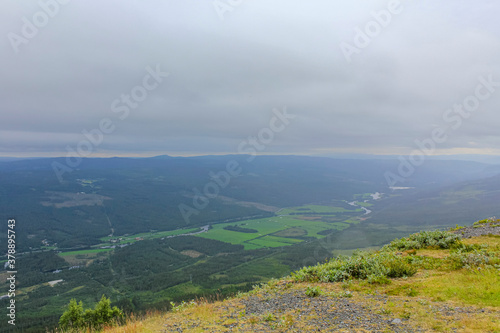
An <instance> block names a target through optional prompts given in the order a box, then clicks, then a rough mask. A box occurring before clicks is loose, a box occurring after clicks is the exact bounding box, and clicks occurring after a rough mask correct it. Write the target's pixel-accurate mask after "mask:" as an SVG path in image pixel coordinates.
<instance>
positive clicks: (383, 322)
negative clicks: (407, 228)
mask: <svg viewBox="0 0 500 333" xmlns="http://www.w3.org/2000/svg"><path fill="white" fill-rule="evenodd" d="M471 236H472V237H471ZM105 331H106V332H313V331H315V332H317V331H326V332H500V220H496V219H487V220H483V221H478V222H477V223H475V224H474V225H473V226H472V227H467V228H466V227H457V228H456V229H455V230H452V231H446V232H445V231H429V232H420V233H417V234H413V235H410V236H409V237H406V238H401V239H396V240H394V241H392V242H391V243H390V244H388V245H386V246H384V247H383V248H382V249H380V250H379V251H372V252H357V253H355V254H354V255H353V256H351V257H337V258H334V259H330V260H328V261H326V262H325V263H324V264H319V265H316V266H311V267H304V268H302V269H300V270H299V271H296V272H295V273H292V274H291V276H288V277H285V278H283V279H280V280H275V279H273V280H271V281H269V282H268V283H267V284H264V285H260V286H255V287H254V289H253V290H252V291H250V292H248V293H240V294H238V295H236V296H235V297H234V298H231V299H228V300H224V301H217V300H215V301H214V300H210V301H209V300H206V299H197V300H193V301H191V302H188V303H185V302H183V303H180V304H177V305H176V306H175V307H173V309H172V311H170V312H168V313H152V314H149V315H148V316H146V317H144V318H134V317H133V316H132V317H130V318H128V321H127V324H126V325H124V326H120V327H109V328H106V329H105Z"/></svg>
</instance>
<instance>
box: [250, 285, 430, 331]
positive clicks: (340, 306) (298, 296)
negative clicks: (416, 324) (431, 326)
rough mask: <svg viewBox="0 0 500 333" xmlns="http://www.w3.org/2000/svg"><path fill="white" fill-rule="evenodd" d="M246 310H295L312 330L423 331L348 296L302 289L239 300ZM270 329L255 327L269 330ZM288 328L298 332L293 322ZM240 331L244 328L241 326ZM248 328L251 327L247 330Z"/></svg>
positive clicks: (298, 318)
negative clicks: (314, 293)
mask: <svg viewBox="0 0 500 333" xmlns="http://www.w3.org/2000/svg"><path fill="white" fill-rule="evenodd" d="M242 303H243V304H245V306H246V313H247V315H248V314H254V315H257V316H259V317H262V316H264V315H266V314H268V313H273V314H274V315H275V316H276V317H277V318H279V317H280V314H283V313H287V312H288V313H295V315H294V317H295V318H294V320H296V321H303V320H304V319H305V322H306V325H307V326H309V327H311V329H312V327H314V329H312V330H309V331H315V332H363V331H365V332H408V333H411V332H422V331H421V330H419V329H416V328H413V327H410V326H409V325H408V323H407V322H406V321H405V320H399V319H397V320H394V318H391V317H390V316H383V315H380V314H377V313H374V312H373V311H372V310H371V309H369V308H367V307H365V306H363V305H361V304H360V302H359V300H357V301H355V300H354V299H351V298H333V297H326V296H319V297H313V298H311V297H307V296H305V295H304V292H303V291H302V292H298V291H291V292H287V293H283V294H281V295H269V298H266V296H265V295H264V297H257V296H253V297H249V298H248V299H244V300H242ZM269 331H271V330H264V331H256V332H269ZM287 331H288V332H300V331H301V329H297V328H294V326H293V325H292V326H291V327H290V328H289V329H288V330H287ZM243 332H246V331H244V330H243ZM248 332H251V330H248Z"/></svg>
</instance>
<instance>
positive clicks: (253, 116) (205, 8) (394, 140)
mask: <svg viewBox="0 0 500 333" xmlns="http://www.w3.org/2000/svg"><path fill="white" fill-rule="evenodd" d="M55 1H56V0H52V2H55ZM50 2H51V1H49V0H43V1H42V0H41V1H40V2H38V3H37V2H35V1H33V2H29V3H28V2H19V1H14V0H5V2H4V3H3V5H2V7H3V9H2V12H1V13H0V22H2V23H1V24H0V36H2V39H1V40H0V46H1V49H0V56H1V59H2V65H1V67H0V101H1V103H0V155H23V154H24V155H47V154H49V155H64V154H65V152H66V146H71V147H76V145H77V144H78V143H79V142H80V141H81V140H83V139H85V137H84V136H83V135H82V131H84V130H92V129H94V128H98V127H99V122H100V121H101V120H102V119H103V118H110V119H111V120H112V121H113V122H114V125H115V126H116V129H115V130H114V131H113V132H112V133H109V134H107V135H105V137H104V141H103V143H102V144H100V145H98V146H97V147H95V151H94V153H95V154H96V155H99V154H101V155H102V154H109V155H115V154H116V155H126V154H141V153H142V154H151V153H167V154H203V153H235V152H236V151H237V147H238V144H239V143H240V142H242V141H243V140H245V139H246V138H247V137H248V136H252V135H256V134H257V133H258V132H259V130H261V129H262V128H264V127H266V126H268V125H269V120H270V119H271V117H272V115H273V113H272V110H273V108H282V107H283V106H286V107H287V109H288V111H289V112H290V113H292V114H294V115H296V116H297V117H296V118H295V119H294V120H293V122H292V123H291V124H290V126H289V127H288V128H287V129H286V130H285V131H283V132H281V133H277V134H276V136H275V140H274V141H273V142H272V143H271V144H269V145H268V147H267V149H266V151H267V152H276V153H310V154H314V153H318V152H321V153H328V152H335V151H339V152H349V151H352V152H366V153H381V154H382V153H383V154H387V153H409V152H411V151H412V150H413V149H415V148H416V147H415V143H414V141H415V140H416V139H419V140H423V139H425V138H427V137H429V136H430V133H431V132H432V130H433V129H434V128H436V127H444V128H449V126H450V123H447V122H446V121H445V120H444V119H443V114H445V111H446V110H447V109H448V108H451V107H453V105H454V104H456V103H461V102H463V100H464V99H465V98H466V97H467V96H469V95H471V94H474V91H475V88H476V86H477V84H478V78H479V77H480V76H483V77H488V76H489V75H493V77H494V78H495V80H496V81H500V64H499V60H498V59H500V38H499V32H500V29H499V28H500V23H498V20H497V17H496V16H495V13H498V10H499V9H500V3H498V2H495V1H481V2H471V1H451V0H446V1H440V2H436V1H431V0H425V1H406V2H402V5H401V8H402V12H401V13H400V14H397V15H393V17H392V19H391V22H390V23H389V24H388V26H387V27H384V28H383V29H382V30H381V33H380V34H379V35H378V36H376V37H374V38H373V39H372V40H371V42H370V44H369V45H368V46H367V47H365V48H362V49H360V51H359V53H358V54H353V56H352V62H351V63H348V62H347V61H346V59H345V57H344V55H343V53H342V51H341V48H340V46H339V45H340V44H341V43H342V42H345V43H349V44H353V43H354V37H355V29H356V27H359V28H360V29H364V28H365V25H366V24H367V23H368V22H370V21H373V17H372V12H374V11H375V12H380V11H381V10H385V9H387V8H388V4H389V3H390V1H372V2H370V4H363V5H360V4H358V3H354V2H352V3H351V2H347V1H342V2H341V1H326V0H312V1H300V0H273V1H266V0H252V1H250V0H248V1H245V0H243V1H242V2H241V5H238V6H236V7H234V9H233V10H232V11H230V12H226V13H225V15H224V20H221V19H220V18H219V16H218V14H217V12H216V10H215V9H214V8H213V5H212V2H211V1H206V2H200V1H194V0H186V1H173V0H170V1H153V0H150V1H135V0H134V1H133V0H126V1H121V0H120V1H119V0H113V1H106V2H102V1H97V0H86V1H75V0H73V1H69V2H68V4H65V5H60V8H59V12H58V13H57V14H56V15H54V17H53V18H50V19H49V20H48V22H47V24H46V25H45V26H43V27H41V28H39V31H38V33H37V34H36V36H35V37H33V38H28V39H27V40H28V42H27V44H20V45H19V46H18V48H19V52H18V53H16V52H14V49H13V48H12V45H11V42H10V40H9V36H12V33H15V34H17V35H19V36H22V29H23V24H24V22H23V17H25V18H27V19H28V20H30V21H33V16H34V15H36V14H37V13H39V12H40V11H41V10H42V9H41V7H40V3H50ZM9 34H10V35H9ZM353 45H354V44H353ZM157 65H159V66H160V67H161V69H162V70H163V71H165V72H169V76H168V77H167V78H165V79H164V81H163V82H162V83H161V84H160V85H159V87H158V88H156V89H154V90H152V91H149V92H148V97H147V98H146V99H145V100H144V101H142V102H140V103H139V106H138V107H137V108H135V109H131V110H130V114H129V116H128V117H127V118H126V119H123V120H120V119H119V113H114V112H113V111H112V103H113V101H115V100H116V99H120V98H121V96H122V94H130V92H131V89H133V88H134V87H136V86H137V85H141V84H142V82H143V78H144V76H145V75H146V74H147V73H148V72H147V70H146V68H147V67H148V66H150V67H151V68H155V67H156V66H157ZM499 106H500V87H499V88H498V91H497V92H496V93H495V94H493V95H492V97H491V98H489V99H488V100H485V101H482V102H481V105H480V108H479V109H478V110H477V111H475V112H474V113H473V114H472V116H471V117H470V118H467V119H463V122H462V124H461V126H460V127H459V128H458V129H456V130H453V131H450V132H449V137H448V140H446V142H444V143H442V144H440V145H439V146H438V148H440V149H441V150H439V151H437V152H447V151H453V152H461V151H464V152H465V151H467V152H468V153H470V152H471V151H472V152H477V153H481V152H488V153H498V152H499V151H496V150H495V149H497V147H499V143H500V137H499V134H498V133H499V132H498V127H499V123H500V114H499V113H498V112H497V110H498V107H499ZM471 149H472V150H471Z"/></svg>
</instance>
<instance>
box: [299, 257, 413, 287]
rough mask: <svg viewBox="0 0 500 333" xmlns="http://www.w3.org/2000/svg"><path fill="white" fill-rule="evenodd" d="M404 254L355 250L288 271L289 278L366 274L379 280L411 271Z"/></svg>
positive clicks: (324, 279) (334, 279)
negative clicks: (289, 272)
mask: <svg viewBox="0 0 500 333" xmlns="http://www.w3.org/2000/svg"><path fill="white" fill-rule="evenodd" d="M406 258H407V257H402V256H398V255H396V254H395V253H389V252H375V253H374V252H357V253H355V254H353V256H352V257H339V258H336V259H332V260H330V261H329V262H327V263H325V264H322V265H317V266H309V267H304V268H302V269H301V270H299V271H297V272H295V273H292V278H293V280H294V281H300V282H305V281H309V282H341V281H346V280H350V279H359V280H366V279H368V277H369V276H370V277H371V278H370V281H374V282H375V281H377V282H376V283H379V282H380V281H382V280H381V277H387V278H388V277H391V278H398V277H404V276H412V275H414V274H415V273H416V272H417V269H416V268H415V267H413V266H412V265H410V264H409V263H408V262H407V260H406Z"/></svg>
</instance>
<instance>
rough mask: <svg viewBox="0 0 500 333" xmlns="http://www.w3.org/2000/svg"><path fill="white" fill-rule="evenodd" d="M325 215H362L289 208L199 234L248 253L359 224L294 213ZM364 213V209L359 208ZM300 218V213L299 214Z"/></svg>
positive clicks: (323, 208)
mask: <svg viewBox="0 0 500 333" xmlns="http://www.w3.org/2000/svg"><path fill="white" fill-rule="evenodd" d="M306 211H307V212H309V213H315V214H318V215H320V217H321V214H325V213H326V214H332V213H345V212H358V209H356V210H351V211H349V210H348V209H345V208H342V207H329V206H315V205H308V206H302V207H296V208H287V209H283V210H282V211H280V212H279V213H278V214H280V215H279V216H274V217H271V218H263V219H255V220H246V221H241V222H238V223H236V224H235V223H234V222H232V223H221V224H214V225H212V228H211V229H210V230H208V232H205V233H201V234H198V235H196V236H198V237H204V238H209V239H214V240H219V241H223V242H227V243H231V244H241V245H243V246H244V247H245V249H246V250H252V249H258V248H263V247H281V246H288V245H292V244H296V243H300V242H302V241H304V240H306V239H308V238H316V239H318V238H322V237H325V235H327V234H328V233H329V232H334V231H336V230H338V231H341V230H344V229H346V228H348V227H349V225H350V223H359V221H358V220H356V219H348V220H346V221H344V222H333V223H332V222H327V221H323V220H309V219H307V220H306V219H302V218H301V217H299V216H297V217H295V216H293V217H292V216H289V215H285V214H293V215H295V213H300V214H302V213H303V212H306ZM359 211H360V212H362V210H361V209H359ZM297 215H298V214H297ZM228 226H238V227H240V228H245V229H255V230H257V233H245V232H238V231H233V230H226V229H224V228H227V227H228Z"/></svg>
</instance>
